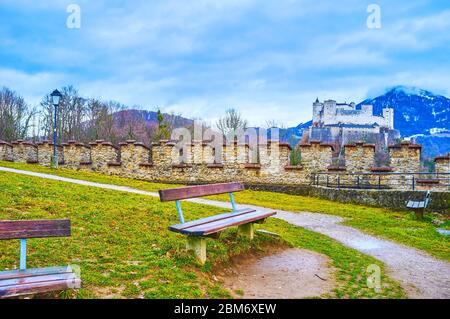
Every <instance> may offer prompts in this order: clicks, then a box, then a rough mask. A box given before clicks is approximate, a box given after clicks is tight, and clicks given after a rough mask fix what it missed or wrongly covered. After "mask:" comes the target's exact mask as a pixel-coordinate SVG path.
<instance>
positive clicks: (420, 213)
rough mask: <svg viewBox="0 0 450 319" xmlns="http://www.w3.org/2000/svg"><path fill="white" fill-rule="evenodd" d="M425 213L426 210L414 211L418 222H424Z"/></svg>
mask: <svg viewBox="0 0 450 319" xmlns="http://www.w3.org/2000/svg"><path fill="white" fill-rule="evenodd" d="M423 211H424V209H416V210H414V213H415V214H416V218H417V219H418V220H422V219H423Z"/></svg>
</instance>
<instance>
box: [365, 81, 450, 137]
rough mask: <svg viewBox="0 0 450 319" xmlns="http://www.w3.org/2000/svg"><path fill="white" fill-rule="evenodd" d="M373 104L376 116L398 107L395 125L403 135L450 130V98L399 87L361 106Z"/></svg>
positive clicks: (368, 100)
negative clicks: (385, 110)
mask: <svg viewBox="0 0 450 319" xmlns="http://www.w3.org/2000/svg"><path fill="white" fill-rule="evenodd" d="M363 104H372V105H373V110H374V113H375V114H376V115H381V113H382V109H383V108H385V107H390V108H393V109H394V127H395V129H397V130H399V131H400V134H401V135H402V137H409V136H412V135H415V134H424V135H429V134H436V133H439V132H442V131H449V130H450V99H449V98H446V97H445V96H442V95H435V94H433V93H431V92H429V91H426V90H422V89H419V88H414V87H405V86H396V87H394V88H392V89H390V90H388V91H387V92H386V93H385V94H383V95H381V96H378V97H376V98H373V99H367V100H365V101H363V102H361V103H359V104H358V105H357V107H360V106H361V105H363Z"/></svg>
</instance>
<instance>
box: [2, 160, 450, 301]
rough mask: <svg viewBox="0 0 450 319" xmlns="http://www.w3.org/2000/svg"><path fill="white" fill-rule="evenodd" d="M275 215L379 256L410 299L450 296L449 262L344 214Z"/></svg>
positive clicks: (217, 203)
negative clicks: (349, 222) (348, 222)
mask: <svg viewBox="0 0 450 319" xmlns="http://www.w3.org/2000/svg"><path fill="white" fill-rule="evenodd" d="M0 171H4V172H11V173H17V174H23V175H30V176H37V177H41V178H46V179H52V180H57V181H63V182H68V183H74V184H79V185H86V186H92V187H99V188H105V189H113V190H118V191H123V192H129V193H135V194H141V195H148V196H158V194H157V193H155V192H146V191H141V190H138V189H133V188H130V187H126V186H116V185H110V184H100V183H94V182H88V181H82V180H77V179H72V178H65V177H59V176H55V175H50V174H42V173H35V172H29V171H22V170H16V169H11V168H4V167H0ZM188 201H190V202H194V203H199V204H206V205H212V206H216V207H223V208H230V204H229V203H227V202H220V201H213V200H208V199H203V198H196V199H190V200H188ZM237 206H238V208H243V207H250V208H255V209H258V210H271V209H268V208H265V207H259V206H253V205H237ZM275 217H276V218H280V219H282V220H285V221H287V222H288V223H291V224H293V225H296V226H299V227H304V228H306V229H309V230H312V231H315V232H318V233H321V234H324V235H326V236H329V237H331V238H333V239H335V240H337V241H339V242H341V243H342V244H344V245H346V246H348V247H351V248H354V249H356V250H358V251H360V252H362V253H365V254H367V255H370V256H373V257H375V258H377V259H378V260H380V261H382V262H383V263H384V264H385V265H386V271H387V273H388V275H389V276H390V277H391V278H393V279H395V280H397V281H398V282H400V284H401V285H402V287H403V288H404V289H405V291H406V292H407V293H408V296H409V297H411V298H445V299H450V263H448V262H446V261H443V260H438V259H436V258H434V257H432V256H430V255H429V254H427V253H425V252H422V251H419V250H417V249H414V248H410V247H407V246H404V245H401V244H397V243H395V242H392V241H389V240H384V239H379V238H377V237H375V236H371V235H368V234H365V233H363V232H361V231H359V230H357V229H355V228H352V227H349V226H345V225H342V224H341V222H342V221H343V220H344V219H343V218H341V217H337V216H332V215H326V214H319V213H309V212H295V213H293V212H287V211H280V210H277V215H276V216H275Z"/></svg>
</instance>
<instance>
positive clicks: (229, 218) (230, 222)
mask: <svg viewBox="0 0 450 319" xmlns="http://www.w3.org/2000/svg"><path fill="white" fill-rule="evenodd" d="M243 190H244V185H243V184H241V183H223V184H209V185H200V186H190V187H182V188H171V189H164V190H160V191H159V197H160V200H161V201H162V202H168V201H175V205H176V208H177V212H178V217H179V219H180V224H178V225H172V226H170V227H169V230H171V231H174V232H178V233H181V234H184V235H187V236H188V241H187V246H186V247H187V249H188V250H193V251H194V252H195V254H196V256H197V258H198V259H199V261H200V262H201V263H202V264H203V263H204V262H205V261H206V238H207V237H212V238H218V236H219V234H220V232H221V231H222V230H224V229H227V228H229V227H232V226H238V233H239V234H240V235H243V236H246V237H248V238H250V239H253V236H254V228H253V224H254V223H262V222H264V221H265V219H266V218H268V217H270V216H272V215H275V214H276V213H275V212H259V211H256V210H254V209H240V210H238V209H236V204H235V201H234V197H233V192H239V191H243ZM224 193H229V194H230V201H231V207H232V212H231V213H224V214H219V215H215V216H211V217H206V218H202V219H197V220H193V221H190V222H185V221H184V216H183V212H182V210H181V204H180V200H182V199H188V198H196V197H203V196H209V195H217V194H224Z"/></svg>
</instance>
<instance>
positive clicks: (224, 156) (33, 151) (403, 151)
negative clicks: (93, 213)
mask: <svg viewBox="0 0 450 319" xmlns="http://www.w3.org/2000/svg"><path fill="white" fill-rule="evenodd" d="M297 147H298V148H299V150H300V152H301V164H300V165H295V166H293V165H291V164H290V153H291V147H290V145H289V144H287V143H283V142H278V141H270V140H269V141H260V142H259V144H258V145H257V146H254V149H252V148H251V146H250V145H249V144H248V143H240V142H237V141H234V142H232V143H225V144H223V143H220V144H219V145H217V144H214V143H212V142H211V141H200V140H198V141H195V140H194V141H193V142H192V143H188V144H184V145H181V144H180V143H179V142H175V141H169V140H161V141H159V142H158V143H153V144H152V145H151V146H150V147H148V146H146V145H144V144H143V143H140V142H136V141H134V140H129V141H125V142H123V143H119V147H116V146H115V145H113V144H111V143H109V142H105V141H103V140H98V141H95V142H92V143H90V145H85V144H83V143H78V142H76V141H69V142H67V143H63V144H62V146H61V147H58V155H59V158H60V163H61V166H63V167H67V168H73V169H87V170H92V171H98V172H101V173H104V174H110V175H118V176H124V177H129V178H137V179H142V180H147V181H162V182H172V183H214V182H229V181H241V182H244V183H248V184H266V185H292V186H295V185H307V184H310V182H311V176H312V175H311V174H312V173H317V172H323V173H326V172H330V171H337V172H336V174H335V175H332V176H329V177H327V181H329V182H330V183H332V184H333V183H334V184H336V183H337V179H338V176H339V180H340V182H341V183H346V182H349V181H353V180H354V179H356V178H357V179H358V183H360V185H361V186H367V185H369V184H370V185H375V184H376V185H378V184H379V185H392V186H398V185H400V186H402V185H404V187H405V188H407V187H411V185H410V184H411V180H410V178H411V175H409V177H408V176H406V175H405V177H403V176H402V175H401V174H396V175H392V176H390V177H388V175H386V174H384V175H383V174H382V173H387V172H391V171H393V172H400V173H401V172H405V173H406V172H407V173H411V172H420V171H421V166H420V152H421V146H420V145H415V144H410V143H409V142H403V143H401V144H399V145H395V146H390V148H389V153H390V155H391V163H392V165H391V166H390V167H374V166H375V164H374V163H375V161H374V153H375V152H374V146H373V145H370V144H364V143H361V142H358V143H355V144H351V145H345V148H344V155H345V164H346V166H342V167H341V166H338V167H336V166H333V162H332V158H333V156H334V155H335V154H334V151H335V150H334V147H335V146H334V145H331V144H324V143H320V142H318V141H311V142H310V143H308V144H299V145H298V146H297ZM52 154H53V145H52V143H51V142H48V141H43V142H41V143H38V144H37V146H36V145H34V144H33V143H30V142H25V141H16V142H13V143H11V144H9V143H6V142H0V160H13V161H17V162H28V163H37V162H39V163H40V164H42V165H49V164H50V162H51V156H52ZM448 157H449V156H448V154H447V155H446V156H443V157H439V158H436V170H437V172H449V162H448V161H449V160H448ZM352 173H363V174H364V175H361V176H355V175H352ZM386 179H389V180H386ZM426 182H427V181H426ZM417 183H418V182H417ZM418 185H419V184H418Z"/></svg>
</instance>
